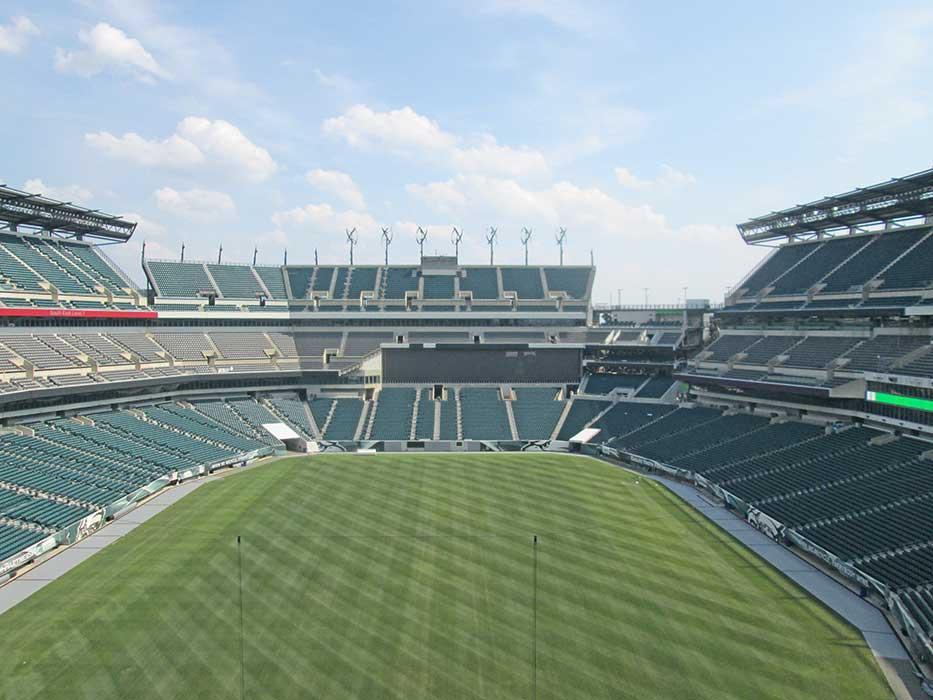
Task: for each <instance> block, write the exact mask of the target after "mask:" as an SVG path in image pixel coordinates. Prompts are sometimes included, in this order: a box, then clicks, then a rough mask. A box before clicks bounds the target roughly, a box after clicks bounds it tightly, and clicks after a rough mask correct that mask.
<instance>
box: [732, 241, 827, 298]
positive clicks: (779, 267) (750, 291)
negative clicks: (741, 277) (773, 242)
mask: <svg viewBox="0 0 933 700" xmlns="http://www.w3.org/2000/svg"><path fill="white" fill-rule="evenodd" d="M818 245H820V244H819V243H802V244H798V245H788V246H784V247H782V248H778V249H777V250H776V251H775V252H774V253H772V254H771V256H770V257H769V258H768V259H767V260H765V261H764V263H762V265H761V267H759V268H758V269H757V270H755V272H753V273H752V274H751V276H750V277H749V278H748V279H747V280H746V281H745V282H743V283H742V284H741V288H742V289H745V290H746V294H747V295H756V294H758V293H759V292H760V291H761V290H762V289H764V288H765V287H767V286H768V285H769V284H770V283H771V282H772V281H774V279H775V278H777V277H779V276H780V275H783V274H784V273H785V272H787V271H788V270H789V269H790V268H791V267H793V266H794V265H796V264H797V263H798V262H800V261H801V260H803V258H805V257H806V256H807V255H809V254H810V253H811V252H813V250H814V249H815V248H816V246H818Z"/></svg>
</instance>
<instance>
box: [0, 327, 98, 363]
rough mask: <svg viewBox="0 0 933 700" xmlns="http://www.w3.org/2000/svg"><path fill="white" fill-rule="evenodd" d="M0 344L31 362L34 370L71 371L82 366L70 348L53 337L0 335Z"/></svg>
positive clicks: (75, 353)
mask: <svg viewBox="0 0 933 700" xmlns="http://www.w3.org/2000/svg"><path fill="white" fill-rule="evenodd" d="M0 343H3V345H4V346H6V347H7V348H8V349H9V350H12V351H13V352H14V353H16V354H17V355H19V356H20V357H22V358H23V359H25V360H28V361H29V362H31V363H32V364H33V365H34V366H35V367H36V369H42V370H46V369H72V368H75V367H81V366H82V365H83V364H84V363H82V362H81V361H80V360H78V358H77V357H76V355H77V352H76V351H75V350H74V349H73V348H72V347H71V346H68V345H66V344H65V343H63V342H62V341H61V340H59V339H58V338H56V337H55V336H54V335H47V334H46V335H42V336H41V337H40V336H35V335H12V334H10V335H0Z"/></svg>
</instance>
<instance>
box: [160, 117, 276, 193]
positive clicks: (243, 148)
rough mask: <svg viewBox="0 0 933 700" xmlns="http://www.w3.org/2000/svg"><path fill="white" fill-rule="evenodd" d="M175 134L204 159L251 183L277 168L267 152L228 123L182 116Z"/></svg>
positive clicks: (263, 177) (262, 178) (259, 180)
mask: <svg viewBox="0 0 933 700" xmlns="http://www.w3.org/2000/svg"><path fill="white" fill-rule="evenodd" d="M178 133H179V134H180V135H181V137H182V138H186V139H188V140H189V141H190V142H192V143H194V144H195V145H197V146H198V147H199V148H200V149H201V150H202V151H203V152H204V153H205V154H206V155H207V156H208V157H210V158H212V159H215V160H216V161H217V162H218V163H220V164H221V165H224V166H229V167H230V168H233V169H234V172H235V173H237V174H240V175H242V176H243V177H245V178H246V179H247V180H250V181H251V182H262V181H263V180H266V179H268V178H269V177H270V176H272V174H273V173H275V171H276V169H277V168H278V166H277V165H276V163H275V161H274V160H273V159H272V156H271V155H269V151H267V150H266V149H265V148H262V147H261V146H257V145H256V144H254V143H253V142H252V141H250V140H249V139H248V138H246V136H245V135H244V134H243V132H242V131H240V130H239V129H238V128H237V127H235V126H234V125H233V124H231V123H230V122H227V121H224V120H222V119H217V120H215V121H211V120H210V119H205V118H204V117H185V118H184V119H183V120H182V121H181V123H180V124H179V125H178Z"/></svg>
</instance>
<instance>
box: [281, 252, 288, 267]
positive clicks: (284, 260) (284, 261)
mask: <svg viewBox="0 0 933 700" xmlns="http://www.w3.org/2000/svg"><path fill="white" fill-rule="evenodd" d="M282 264H283V265H288V248H286V249H285V258H284V259H283V260H282Z"/></svg>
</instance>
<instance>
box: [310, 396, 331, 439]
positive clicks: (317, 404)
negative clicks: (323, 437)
mask: <svg viewBox="0 0 933 700" xmlns="http://www.w3.org/2000/svg"><path fill="white" fill-rule="evenodd" d="M333 407H334V399H330V398H323V397H320V396H315V397H312V398H311V399H309V400H308V408H309V409H310V410H311V415H312V416H313V417H314V422H315V423H317V427H318V430H320V431H323V430H324V428H325V426H326V425H327V419H328V418H329V417H330V411H331V409H332V408H333Z"/></svg>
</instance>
